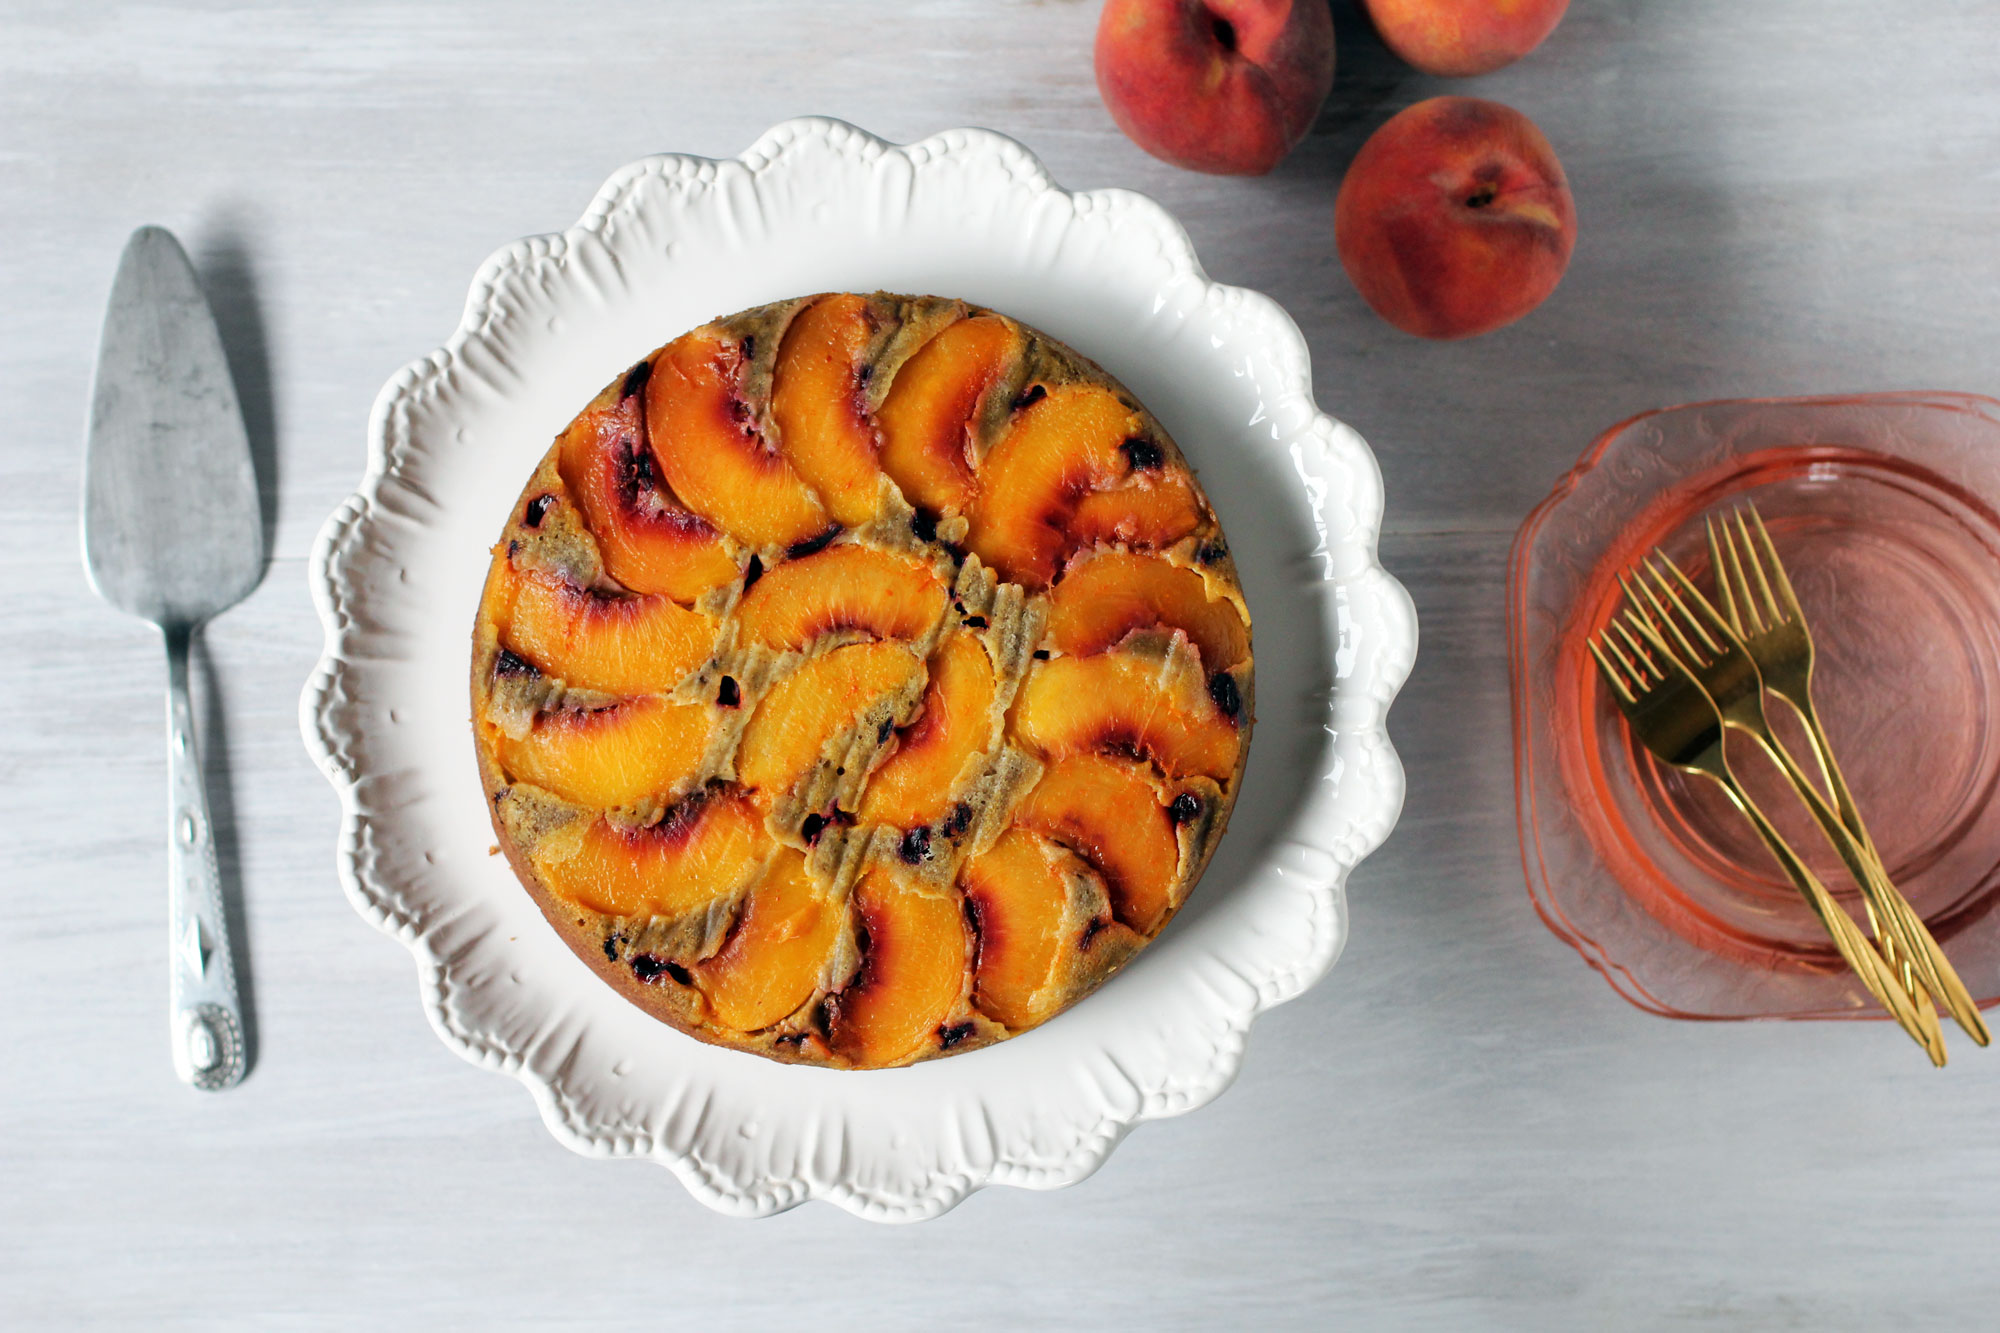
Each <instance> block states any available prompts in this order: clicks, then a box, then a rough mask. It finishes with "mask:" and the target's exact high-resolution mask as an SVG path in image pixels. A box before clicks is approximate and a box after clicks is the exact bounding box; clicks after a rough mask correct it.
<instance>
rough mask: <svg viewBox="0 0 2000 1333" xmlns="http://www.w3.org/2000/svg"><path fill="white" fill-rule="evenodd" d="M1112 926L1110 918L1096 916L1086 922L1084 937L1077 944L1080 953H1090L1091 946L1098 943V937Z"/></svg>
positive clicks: (1084, 924)
mask: <svg viewBox="0 0 2000 1333" xmlns="http://www.w3.org/2000/svg"><path fill="white" fill-rule="evenodd" d="M1110 924H1111V918H1110V917H1108V916H1094V917H1092V918H1091V919H1090V920H1088V921H1086V922H1084V923H1083V935H1082V937H1081V938H1080V939H1078V940H1077V942H1076V947H1077V949H1078V951H1079V952H1082V953H1089V952H1090V946H1091V945H1092V944H1094V943H1096V941H1097V937H1098V935H1099V934H1100V933H1101V932H1102V931H1103V930H1104V929H1105V927H1107V926H1109V925H1110Z"/></svg>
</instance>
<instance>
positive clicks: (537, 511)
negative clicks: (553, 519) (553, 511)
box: [521, 491, 556, 528]
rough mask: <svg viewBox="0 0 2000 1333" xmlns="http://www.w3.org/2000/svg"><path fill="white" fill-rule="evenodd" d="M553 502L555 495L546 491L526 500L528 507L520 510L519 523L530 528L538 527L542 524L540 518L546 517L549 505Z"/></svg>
mask: <svg viewBox="0 0 2000 1333" xmlns="http://www.w3.org/2000/svg"><path fill="white" fill-rule="evenodd" d="M555 502H556V497H555V496H553V495H551V494H549V493H548V492H547V491H544V492H542V494H540V495H538V496H536V497H535V498H534V499H532V500H530V501H528V507H527V508H526V509H524V510H522V511H521V523H522V524H523V526H526V527H530V528H539V527H540V526H542V520H543V519H544V518H546V517H548V512H549V506H550V505H552V504H554V503H555Z"/></svg>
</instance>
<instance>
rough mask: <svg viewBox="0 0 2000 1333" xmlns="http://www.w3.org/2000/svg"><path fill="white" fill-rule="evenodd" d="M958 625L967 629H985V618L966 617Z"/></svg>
mask: <svg viewBox="0 0 2000 1333" xmlns="http://www.w3.org/2000/svg"><path fill="white" fill-rule="evenodd" d="M958 623H959V624H961V625H963V626H965V627H966V628H967V629H985V628H986V617H985V616H967V617H966V618H965V619H963V620H961V621H959V622H958Z"/></svg>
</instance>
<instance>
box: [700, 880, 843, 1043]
mask: <svg viewBox="0 0 2000 1333" xmlns="http://www.w3.org/2000/svg"><path fill="white" fill-rule="evenodd" d="M839 935H840V912H839V910H838V909H837V908H835V906H834V905H833V904H832V903H830V902H828V901H826V899H825V898H824V897H823V896H822V895H821V894H820V892H819V890H818V889H816V888H814V887H813V882H812V877H811V876H810V875H808V874H807V873H806V859H805V858H804V857H803V856H801V855H799V854H798V853H797V852H794V851H790V850H785V851H781V852H779V853H778V856H777V859H776V860H775V861H774V862H772V864H771V868H770V870H769V871H768V872H766V874H765V876H764V879H763V881H762V882H761V883H759V884H758V885H757V887H756V888H754V889H752V890H751V891H750V896H749V898H748V899H746V900H745V901H744V904H743V913H742V915H741V916H740V917H738V918H737V921H736V928H735V930H733V931H732V932H731V933H730V936H729V940H728V942H727V943H725V944H724V945H723V946H722V949H721V950H720V951H719V952H718V953H716V954H715V956H714V957H712V958H709V959H707V960H706V961H704V962H703V963H701V964H700V965H699V966H697V967H696V968H694V969H693V971H694V984H695V985H696V986H697V987H699V988H700V989H701V992H702V994H704V995H706V996H707V997H708V1007H709V1011H710V1012H711V1013H713V1014H714V1015H715V1017H716V1018H717V1019H718V1020H720V1021H721V1022H722V1023H724V1024H726V1025H727V1026H729V1027H732V1028H735V1029H736V1030H737V1031H738V1032H755V1031H757V1030H758V1029H760V1028H767V1027H769V1026H771V1024H773V1023H775V1022H777V1021H778V1020H779V1019H781V1018H783V1017H785V1016H786V1015H787V1014H789V1013H792V1012H793V1011H794V1010H796V1009H797V1008H798V1007H799V1006H800V1005H802V1004H804V1003H805V1002H806V1001H807V1000H809V999H811V998H812V995H813V992H814V991H815V990H818V989H819V979H820V969H821V968H822V967H824V966H825V965H826V960H827V956H828V955H829V954H830V953H832V952H833V946H834V941H835V940H836V939H837V938H838V937H839Z"/></svg>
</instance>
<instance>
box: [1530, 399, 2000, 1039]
mask: <svg viewBox="0 0 2000 1333" xmlns="http://www.w3.org/2000/svg"><path fill="white" fill-rule="evenodd" d="M1745 502H1754V503H1755V505H1756V507H1757V509H1758V512H1759V513H1761V514H1762V516H1763V518H1764V520H1765V522H1766V524H1767V525H1768V527H1769V529H1770V533H1771V537H1772V540H1773V543H1774V544H1775V545H1776V547H1777V549H1778V553H1779V556H1780V558H1781V559H1783V561H1784V562H1785V567H1786V570H1787V571H1788V572H1789V574H1790V576H1791V579H1792V582H1793V584H1794V586H1795V587H1796V589H1797V591H1798V595H1799V600H1800V602H1801V604H1802V605H1803V607H1804V610H1805V613H1806V619H1807V623H1808V624H1809V625H1810V627H1811V629H1812V632H1813V639H1814V643H1815V647H1816V669H1815V674H1814V678H1813V695H1814V699H1815V701H1816V703H1817V705H1818V707H1819V711H1820V714H1821V720H1822V723H1823V724H1824V726H1825V727H1826V731H1827V734H1828V737H1829V738H1830V740H1831V741H1832V743H1833V749H1834V753H1835V755H1836V756H1837V757H1838V758H1839V760H1840V762H1841V767H1842V769H1843V771H1844V772H1845V773H1846V775H1847V778H1848V781H1849V783H1850V784H1851V785H1852V787H1853V789H1854V795H1855V800H1856V804H1857V806H1858V807H1859V809H1860V810H1861V813H1862V815H1863V817H1864V818H1865V819H1866V820H1867V821H1868V826H1869V829H1870V831H1871V832H1872V833H1873V834H1874V836H1875V839H1876V841H1877V843H1878V845H1879V846H1880V848H1881V850H1882V853H1883V856H1884V859H1885V860H1886V861H1887V863H1888V867H1889V871H1890V874H1891V876H1892V877H1893V878H1894V879H1895V881H1896V882H1897V884H1898V885H1899V886H1900V887H1901V888H1902V889H1903V891H1904V892H1905V893H1906V894H1907V896H1908V897H1909V899H1910V901H1911V903H1912V904H1913V905H1914V906H1915V907H1916V909H1917V911H1918V913H1919V914H1920V915H1922V916H1923V917H1924V919H1925V921H1926V922H1927V923H1928V924H1929V926H1930V928H1931V930H1932V932H1933V933H1934V934H1935V935H1936V936H1937V938H1938V940H1939V942H1940V943H1941V944H1942V945H1943V946H1944V949H1945V951H1946V953H1947V954H1948V955H1949V956H1950V957H1951V959H1952V961H1953V963H1954V964H1955V966H1956V967H1957V968H1958V970H1959V973H1960V975H1961V976H1962V977H1963V979H1964V981H1965V983H1966V985H1967V986H1968V987H1969V988H1970V989H1971V991H1972V993H1973V995H1974V996H1975V997H1979V998H1980V1000H1981V1003H1982V1004H1989V1003H1992V1002H1993V999H1994V997H1996V996H2000V914H1996V913H1995V912H1994V911H1993V908H1994V906H1995V904H1996V902H2000V802H1996V801H1995V800H1994V796H1995V794H1996V791H1995V788H1996V783H2000V728H1996V726H1995V720H1996V711H1995V705H1996V703H2000V512H1996V509H2000V403H1995V402H1993V401H1992V400H1990V399H1986V398H1976V397H1972V396H1969V395H1963V394H1947V393H1907V394H1876V395H1870V396H1865V397H1849V398H1801V399H1786V400H1749V401H1737V402H1718V403H1701V404H1696V405H1693V406H1688V407H1676V408H1669V409H1666V410H1663V411H1658V412H1649V413H1647V414H1646V415H1644V416H1640V417H1635V418H1634V419H1632V420H1631V421H1628V422H1625V423H1623V424H1622V425H1619V426H1616V427H1613V428H1612V429H1611V430H1610V431H1607V432H1606V433H1605V434H1604V435H1603V436H1602V437H1601V438H1600V439H1599V440H1598V441H1597V443H1596V444H1594V445H1593V446H1592V447H1591V449H1590V450H1589V451H1588V452H1587V453H1586V454H1585V455H1584V457H1583V459H1582V461H1581V462H1579V463H1578V464H1577V466H1576V467H1575V468H1574V469H1572V470H1571V471H1570V473H1569V474H1568V475H1567V476H1565V477H1564V478H1563V479H1562V481H1561V482H1560V483H1558V484H1557V486H1556V489H1555V492H1554V494H1552V495H1551V496H1550V497H1549V498H1548V499H1547V500H1545V501H1544V502H1543V503H1542V504H1541V506H1540V507H1539V508H1537V509H1536V510H1535V512H1534V513H1533V514H1531V515H1529V517H1528V520H1527V521H1526V522H1525V523H1524V524H1522V526H1521V531H1520V533H1519V535H1518V536H1517V537H1516V538H1515V542H1514V550H1513V556H1512V560H1511V564H1510V568H1509V572H1508V591H1507V598H1508V639H1509V644H1508V650H1509V659H1510V666H1511V669H1512V673H1513V711H1514V755H1515V791H1516V799H1517V812H1518V818H1519V821H1520V829H1521V855H1522V862H1523V865H1524V867H1525V869H1526V872H1527V879H1528V891H1529V894H1530V895H1531V896H1532V897H1533V899H1534V903H1535V907H1536V910H1537V911H1539V912H1540V913H1541V915H1542V919H1543V920H1544V921H1545V922H1547V923H1548V926H1549V928H1550V929H1551V930H1553V931H1554V932H1555V933H1556V934H1557V935H1559V936H1560V937H1562V938H1563V939H1564V940H1566V941H1568V942H1569V943H1570V944H1571V945H1573V946H1574V947H1575V948H1576V949H1577V951H1578V952H1579V953H1581V954H1582V955H1583V956H1584V958H1585V960H1587V961H1588V962H1589V963H1590V965H1591V966H1592V967H1594V968H1596V969H1597V970H1598V971H1599V972H1601V973H1602V974H1603V975H1604V977H1605V979H1606V980H1608V981H1609V982H1610V983H1611V984H1612V986H1613V987H1614V988H1616V989H1617V991H1618V993H1619V994H1620V995H1623V996H1624V997H1625V998H1626V999H1628V1000H1630V1001H1631V1002H1632V1003H1633V1004H1636V1005H1638V1006H1639V1007H1641V1008H1643V1009H1648V1010H1651V1011H1653V1012H1654V1013H1659V1014H1666V1015H1670V1016H1673V1017H1679V1018H1880V1017H1884V1015H1883V1014H1882V1012H1881V1010H1880V1009H1879V1007H1878V1006H1876V1005H1875V1003H1874V1002H1873V1000H1871V999H1870V998H1869V997H1868V995H1867V993H1866V992H1865V991H1864V990H1863V989H1862V987H1861V984H1860V982H1859V981H1858V980H1857V979H1856V978H1855V977H1854V976H1853V975H1852V974H1851V973H1850V972H1848V971H1847V970H1846V968H1845V967H1844V965H1843V964H1842V963H1841V960H1840V958H1839V956H1838V955H1837V954H1836V953H1835V951H1834V949H1833V946H1832V944H1831V943H1830V942H1829V941H1828V939H1827V936H1826V933H1825V931H1824V930H1823V929H1822V928H1821V927H1820V925H1819V923H1818V922H1817V921H1816V920H1814V919H1813V917H1812V915H1811V913H1810V910H1809V909H1808V908H1807V906H1806V904H1805V902H1804V901H1803V899H1801V898H1800V896H1799V894H1798V892H1797V891H1796V890H1795V889H1794V888H1793V887H1792V885H1791V882H1790V881H1789V880H1788V879H1786V878H1785V877H1784V875H1783V873H1782V872H1781V871H1780V870H1779V868H1778V865H1777V863H1776V862H1775V861H1774V860H1773V859H1772V858H1771V857H1770V855H1769V853H1768V852H1767V851H1766V850H1765V849H1764V847H1763V845H1762V844H1761V843H1760V842H1758V841H1757V839H1756V836H1755V834H1754V833H1752V832H1751V830H1750V828H1749V825H1748V823H1747V822H1746V821H1745V820H1744V819H1743V818H1742V816H1741V815H1740V814H1738V813H1737V812H1736V810H1735V808H1734V807H1733V806H1731V805H1730V804H1729V802H1728V798H1727V797H1726V796H1725V795H1724V794H1723V792H1722V791H1721V789H1720V788H1719V787H1717V786H1716V785H1715V784H1714V783H1712V782H1709V781H1707V780H1706V779H1698V778H1692V777H1689V776H1687V775H1685V774H1682V773H1680V772H1678V771H1675V770H1671V769H1668V768H1666V767H1665V766H1663V765H1661V764H1659V763H1658V762H1656V761H1655V760H1654V759H1653V757H1652V756H1651V755H1650V754H1647V753H1646V752H1645V751H1644V750H1643V749H1642V748H1641V747H1639V746H1638V744H1637V743H1636V742H1635V741H1634V740H1632V738H1631V736H1630V733H1629V732H1628V731H1627V729H1626V728H1625V726H1624V724H1623V722H1622V720H1621V719H1620V718H1619V716H1618V713H1617V710H1616V708H1615V706H1614V705H1613V703H1612V701H1611V699H1610V698H1609V696H1608V695H1607V694H1606V693H1605V692H1604V691H1603V689H1602V688H1601V683H1600V681H1599V677H1598V674H1597V671H1596V669H1595V667H1594V665H1593V664H1592V661H1591V658H1590V656H1589V654H1588V652H1587V651H1586V649H1585V646H1584V645H1585V641H1586V640H1587V639H1588V638H1589V636H1590V635H1592V634H1594V633H1596V632H1597V631H1598V630H1600V629H1602V628H1603V627H1604V626H1605V625H1606V624H1607V623H1608V622H1609V621H1610V619H1611V617H1612V615H1613V614H1614V613H1615V612H1616V611H1617V610H1618V608H1619V607H1620V606H1621V605H1622V596H1621V594H1620V592H1619V589H1618V586H1617V582H1616V576H1617V573H1618V571H1619V570H1621V569H1624V568H1627V567H1629V566H1630V564H1631V563H1632V562H1633V561H1634V560H1636V559H1637V558H1638V557H1640V556H1641V555H1643V554H1644V553H1645V552H1647V551H1649V550H1651V549H1653V548H1654V547H1655V546H1658V547H1662V548H1664V549H1665V550H1666V552H1667V553H1668V554H1669V555H1670V556H1672V557H1673V559H1674V560H1675V561H1676V562H1678V563H1679V564H1681V566H1682V567H1683V568H1684V569H1686V570H1687V571H1688V573H1689V574H1690V576H1691V577H1693V578H1694V579H1695V581H1696V583H1697V584H1698V585H1699V586H1702V587H1704V588H1712V587H1713V586H1714V581H1713V576H1712V574H1711V572H1710V570H1709V558H1708V547H1707V540H1706V536H1705V527H1704V520H1705V519H1706V518H1707V517H1708V516H1711V515H1712V516H1715V517H1718V518H1720V517H1721V516H1723V515H1725V514H1728V513H1731V512H1733V511H1734V510H1735V509H1736V507H1737V506H1739V505H1741V504H1743V503H1745ZM1769 712H1770V715H1771V718H1772V722H1773V725H1774V726H1776V727H1778V728H1779V729H1780V732H1781V735H1785V736H1788V737H1789V739H1790V741H1791V744H1789V745H1788V748H1791V749H1793V751H1794V753H1797V754H1805V753H1809V751H1807V750H1805V749H1804V748H1802V747H1803V746H1804V739H1803V728H1801V727H1799V726H1798V725H1797V723H1796V718H1795V716H1794V715H1793V714H1792V713H1791V711H1790V709H1789V708H1788V707H1787V706H1785V705H1783V704H1781V703H1777V702H1775V701H1773V702H1772V704H1771V706H1770V708H1769ZM1730 754H1731V760H1732V762H1733V763H1734V764H1735V765H1736V766H1737V768H1738V771H1739V774H1740V775H1741V776H1742V778H1743V780H1744V782H1745V785H1746V786H1747V787H1749V788H1750V789H1751V792H1752V795H1753V796H1755V797H1756V798H1757V799H1758V802H1759V804H1760V805H1762V806H1763V807H1764V809H1765V810H1767V811H1768V812H1770V814H1771V815H1772V818H1773V822H1775V823H1776V824H1778V826H1779V828H1780V831H1781V832H1782V833H1783V834H1784V835H1785V838H1786V841H1787V842H1789V843H1791V844H1792V846H1794V847H1795V848H1797V849H1798V850H1799V851H1800V852H1801V854H1802V855H1804V856H1805V858H1806V860H1807V862H1808V863H1809V864H1810V865H1811V866H1812V868H1813V870H1814V872H1815V873H1816V874H1817V875H1818V876H1819V877H1820V879H1821V881H1822V882H1823V883H1825V884H1826V885H1827V886H1828V887H1829V888H1830V889H1832V890H1833V892H1834V894H1835V896H1836V897H1838V898H1840V899H1842V900H1843V901H1844V902H1845V903H1847V904H1848V906H1849V907H1850V909H1851V910H1852V911H1854V912H1855V914H1856V916H1857V919H1860V907H1859V904H1860V895H1859V893H1858V892H1857V891H1856V890H1855V889H1854V888H1853V887H1852V884H1851V883H1850V881H1849V880H1848V879H1847V878H1846V876H1845V874H1844V872H1843V871H1842V870H1841V867H1840V862H1839V860H1838V858H1837V857H1836V856H1835V855H1834V853H1833V851H1832V848H1831V847H1830V846H1829V845H1828V844H1827V842H1826V840H1825V838H1824V837H1823V836H1822V835H1821V833H1820V831H1819V828H1818V826H1817V825H1816V824H1814V823H1813V822H1812V820H1811V818H1810V816H1808V815H1807V813H1806V811H1805V809H1804V807H1803V805H1802V804H1801V803H1800V802H1799V801H1798V799H1797V797H1796V796H1795V795H1794V794H1793V793H1791V792H1790V791H1789V790H1788V789H1786V788H1785V787H1784V785H1783V780H1782V778H1781V777H1780V776H1779V774H1778V772H1777V769H1776V767H1775V765H1772V764H1770V763H1769V762H1768V761H1766V760H1765V759H1764V758H1763V756H1761V755H1758V754H1756V753H1754V751H1753V749H1752V747H1750V746H1748V745H1734V744H1732V746H1731V751H1730Z"/></svg>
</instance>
